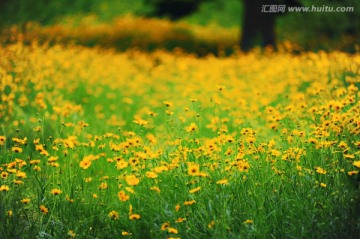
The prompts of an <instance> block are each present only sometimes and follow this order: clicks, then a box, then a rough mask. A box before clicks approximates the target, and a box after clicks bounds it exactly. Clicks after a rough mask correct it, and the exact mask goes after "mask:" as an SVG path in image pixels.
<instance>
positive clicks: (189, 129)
mask: <svg viewBox="0 0 360 239" xmlns="http://www.w3.org/2000/svg"><path fill="white" fill-rule="evenodd" d="M196 129H197V126H196V124H195V123H191V124H190V125H189V126H188V127H186V132H188V133H191V132H194V131H195V130H196Z"/></svg>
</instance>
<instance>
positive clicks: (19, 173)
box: [16, 171, 26, 178]
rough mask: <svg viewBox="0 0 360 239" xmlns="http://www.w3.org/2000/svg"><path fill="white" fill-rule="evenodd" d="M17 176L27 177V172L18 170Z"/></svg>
mask: <svg viewBox="0 0 360 239" xmlns="http://www.w3.org/2000/svg"><path fill="white" fill-rule="evenodd" d="M16 177H18V178H26V173H25V172H22V171H17V172H16Z"/></svg>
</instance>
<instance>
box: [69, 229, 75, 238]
mask: <svg viewBox="0 0 360 239" xmlns="http://www.w3.org/2000/svg"><path fill="white" fill-rule="evenodd" d="M67 234H68V236H70V237H75V236H76V234H75V233H74V231H72V230H69V231H68V233H67Z"/></svg>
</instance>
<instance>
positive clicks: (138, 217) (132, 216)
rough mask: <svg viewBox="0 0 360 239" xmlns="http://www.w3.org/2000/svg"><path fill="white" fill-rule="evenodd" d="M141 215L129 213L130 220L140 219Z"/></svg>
mask: <svg viewBox="0 0 360 239" xmlns="http://www.w3.org/2000/svg"><path fill="white" fill-rule="evenodd" d="M140 217H141V216H140V214H130V215H129V219H130V220H139V219H140Z"/></svg>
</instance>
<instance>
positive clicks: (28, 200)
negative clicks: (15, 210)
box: [20, 198, 30, 204]
mask: <svg viewBox="0 0 360 239" xmlns="http://www.w3.org/2000/svg"><path fill="white" fill-rule="evenodd" d="M20 202H22V203H24V204H27V203H29V202H30V198H24V199H21V200H20Z"/></svg>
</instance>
